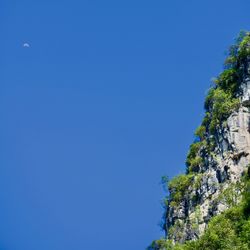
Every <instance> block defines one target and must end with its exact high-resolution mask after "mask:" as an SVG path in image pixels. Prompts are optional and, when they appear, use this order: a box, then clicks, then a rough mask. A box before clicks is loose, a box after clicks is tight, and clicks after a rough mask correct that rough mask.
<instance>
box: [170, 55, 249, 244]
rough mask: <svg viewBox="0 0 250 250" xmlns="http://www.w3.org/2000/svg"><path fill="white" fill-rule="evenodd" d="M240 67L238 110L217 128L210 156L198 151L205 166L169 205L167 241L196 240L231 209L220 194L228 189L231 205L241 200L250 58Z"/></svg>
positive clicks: (246, 159)
mask: <svg viewBox="0 0 250 250" xmlns="http://www.w3.org/2000/svg"><path fill="white" fill-rule="evenodd" d="M243 67H244V72H245V73H244V77H243V80H242V83H241V86H240V91H239V98H240V108H239V109H238V111H237V112H233V113H232V114H231V115H230V116H229V118H228V119H227V120H226V122H225V123H224V126H223V128H220V129H217V131H216V135H215V140H216V147H215V149H214V150H213V152H212V154H209V155H204V154H202V152H201V157H202V158H203V159H204V160H205V164H204V165H203V166H202V167H201V168H200V170H199V173H198V175H199V177H197V176H195V177H194V180H193V181H194V182H195V181H197V178H199V185H197V186H196V187H189V192H188V194H187V195H186V196H185V197H184V199H183V200H182V201H181V203H180V204H178V205H177V206H176V205H175V206H171V202H170V205H169V206H168V209H167V215H166V231H167V234H168V239H171V240H173V241H174V242H180V243H183V242H185V241H186V240H195V239H197V238H199V236H200V235H202V233H203V232H204V230H205V229H206V227H207V224H208V222H209V220H210V219H211V218H212V217H213V216H215V215H218V214H220V213H221V212H222V211H224V210H225V209H228V208H229V207H230V204H229V203H228V201H226V198H227V197H226V195H224V193H223V192H224V191H225V190H227V189H229V187H232V186H233V189H232V192H231V193H232V197H231V198H230V197H229V198H230V199H231V201H230V202H232V203H233V205H235V204H237V203H238V202H239V201H240V199H241V190H240V188H239V187H238V186H237V183H238V181H239V180H240V178H241V177H242V175H243V172H244V171H245V169H246V167H247V166H248V165H249V164H250V58H248V62H247V63H246V64H245V65H243ZM234 184H235V186H234ZM223 196H224V197H223ZM170 201H171V200H170Z"/></svg>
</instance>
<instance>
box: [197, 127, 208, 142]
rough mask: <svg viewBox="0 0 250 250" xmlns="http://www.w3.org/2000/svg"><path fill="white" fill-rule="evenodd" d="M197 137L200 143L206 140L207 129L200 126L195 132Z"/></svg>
mask: <svg viewBox="0 0 250 250" xmlns="http://www.w3.org/2000/svg"><path fill="white" fill-rule="evenodd" d="M195 135H196V136H197V137H198V138H199V139H200V141H202V140H204V139H205V136H206V127H205V126H204V125H201V126H199V127H198V128H197V129H196V131H195Z"/></svg>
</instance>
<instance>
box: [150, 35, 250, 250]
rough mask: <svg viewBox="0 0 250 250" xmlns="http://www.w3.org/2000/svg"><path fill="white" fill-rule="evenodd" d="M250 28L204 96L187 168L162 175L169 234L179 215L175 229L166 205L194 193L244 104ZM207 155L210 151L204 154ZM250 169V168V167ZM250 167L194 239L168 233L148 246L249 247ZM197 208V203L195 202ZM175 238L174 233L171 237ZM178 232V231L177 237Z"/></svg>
mask: <svg viewBox="0 0 250 250" xmlns="http://www.w3.org/2000/svg"><path fill="white" fill-rule="evenodd" d="M249 43H250V34H249V33H247V32H241V33H240V35H239V37H238V38H237V39H236V43H235V45H233V46H231V47H230V49H229V55H228V57H227V59H226V61H225V69H224V71H223V72H222V73H221V74H220V75H219V76H218V77H217V78H216V79H215V80H214V84H213V86H212V87H211V88H210V90H209V91H208V94H207V97H206V99H205V104H204V109H205V116H204V119H203V121H202V123H201V126H200V127H198V128H197V130H196V132H195V136H196V139H195V141H194V143H193V144H191V146H190V149H189V152H188V155H187V159H186V174H182V175H179V176H176V177H174V178H173V179H172V180H171V181H168V179H167V178H163V182H164V184H165V185H166V186H167V189H168V190H169V192H168V196H167V197H166V199H165V202H164V206H165V209H166V211H165V213H164V216H163V223H162V227H163V229H164V230H166V231H167V232H166V233H167V235H171V234H177V233H178V232H180V231H181V230H182V228H181V225H179V224H178V223H179V222H180V221H177V224H176V225H175V226H176V230H175V229H174V228H167V227H166V216H167V209H169V207H177V206H179V205H180V203H181V202H182V201H184V200H185V199H187V198H188V199H191V198H192V199H194V203H195V199H196V197H195V196H191V194H190V190H194V189H197V188H198V187H199V185H200V181H201V178H202V174H203V172H204V169H206V164H207V162H206V158H208V156H211V157H213V154H214V150H215V148H216V146H217V144H218V141H217V138H216V136H217V133H218V131H222V130H223V129H224V128H225V127H226V124H225V123H226V121H227V119H228V117H229V116H230V115H231V114H232V113H233V112H234V111H236V110H237V109H239V107H240V98H239V97H240V95H241V88H240V84H241V82H242V80H243V76H244V75H245V73H246V72H244V70H245V67H242V65H245V64H246V63H247V60H248V59H249V56H250V49H249ZM205 156H206V157H205ZM248 169H249V168H248ZM249 171H250V170H248V174H245V177H244V180H242V183H239V184H237V185H236V186H231V187H229V188H228V189H227V190H225V191H224V193H223V199H226V200H227V201H230V202H232V203H231V204H227V205H228V207H230V209H228V210H226V211H225V212H223V213H222V214H220V215H217V216H215V217H213V218H212V219H211V220H210V222H209V224H208V227H207V229H206V231H205V233H204V234H203V235H202V236H201V237H200V238H199V239H198V240H196V241H188V242H185V244H178V243H177V244H173V242H172V241H171V240H169V237H166V238H164V239H161V240H158V241H154V242H153V243H152V245H151V246H150V247H149V248H148V249H149V250H153V249H154V250H168V249H174V250H191V249H204V250H208V249H209V250H213V249H214V250H215V249H243V250H244V249H250V194H249V191H250V173H249ZM239 187H240V188H241V190H240V192H242V193H243V200H242V201H241V202H240V204H239V203H238V202H237V200H235V199H234V195H235V194H234V192H235V190H236V189H237V188H239ZM227 198H228V199H227ZM197 210H198V208H197ZM170 238H171V237H170ZM177 238H178V237H177Z"/></svg>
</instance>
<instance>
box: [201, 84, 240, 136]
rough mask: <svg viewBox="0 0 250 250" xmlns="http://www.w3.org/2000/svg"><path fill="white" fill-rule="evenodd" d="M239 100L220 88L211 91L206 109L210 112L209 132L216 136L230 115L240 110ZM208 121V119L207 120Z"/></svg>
mask: <svg viewBox="0 0 250 250" xmlns="http://www.w3.org/2000/svg"><path fill="white" fill-rule="evenodd" d="M239 104H240V102H239V99H238V98H234V97H232V94H231V93H230V92H229V93H228V92H226V91H225V90H223V89H222V88H220V87H218V88H215V89H211V90H210V91H209V94H208V96H207V99H206V101H205V107H206V109H207V110H208V111H209V112H210V115H209V118H210V121H209V126H208V130H209V132H210V134H214V133H215V132H216V129H217V128H218V127H219V126H221V125H222V123H223V121H225V120H226V119H227V118H228V117H229V115H230V114H231V113H232V112H233V111H234V110H236V109H237V108H239ZM206 119H207V118H206Z"/></svg>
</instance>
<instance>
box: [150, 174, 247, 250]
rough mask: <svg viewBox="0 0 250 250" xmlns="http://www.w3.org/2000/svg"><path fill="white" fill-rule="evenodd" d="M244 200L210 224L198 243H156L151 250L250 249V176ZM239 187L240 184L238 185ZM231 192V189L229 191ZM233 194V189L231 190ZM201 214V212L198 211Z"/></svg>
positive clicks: (244, 181)
mask: <svg viewBox="0 0 250 250" xmlns="http://www.w3.org/2000/svg"><path fill="white" fill-rule="evenodd" d="M242 181H243V183H241V187H244V190H243V192H244V193H243V200H242V201H241V202H240V203H239V204H238V203H237V205H234V206H232V207H231V208H230V209H228V210H226V211H225V212H223V213H222V214H220V215H217V216H215V217H213V218H212V219H211V220H210V222H209V223H208V227H207V229H206V231H205V233H204V234H203V235H202V236H201V237H200V238H199V239H198V240H196V241H188V242H186V243H185V244H176V245H174V244H172V242H171V241H170V240H166V239H161V241H160V244H158V243H159V242H158V241H155V242H153V243H152V245H151V246H150V247H151V248H148V249H149V250H168V249H172V250H201V249H202V250H230V249H234V250H248V249H250V210H249V207H250V192H249V191H250V189H249V188H250V176H245V178H243V180H242ZM237 185H238V184H237ZM228 190H230V189H228ZM231 191H232V192H233V189H232V190H231ZM197 213H199V211H197Z"/></svg>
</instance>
